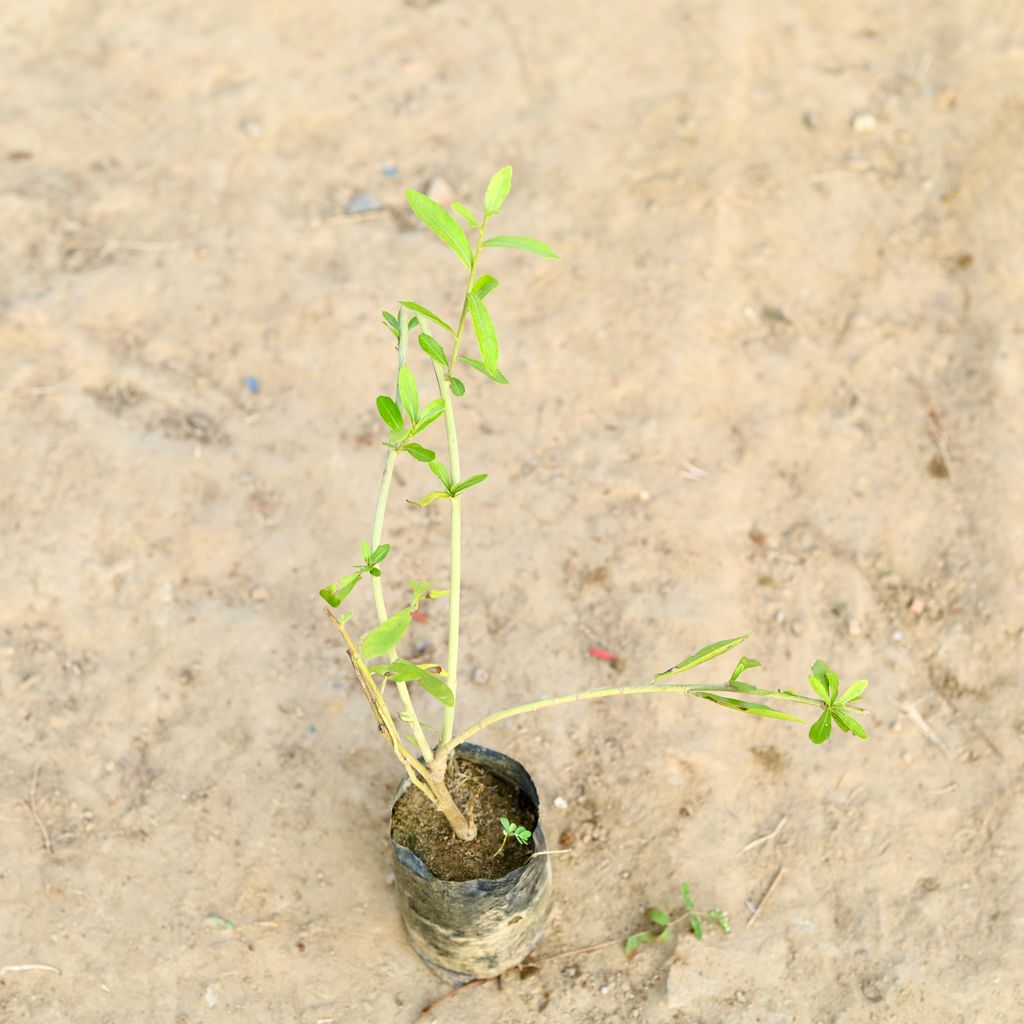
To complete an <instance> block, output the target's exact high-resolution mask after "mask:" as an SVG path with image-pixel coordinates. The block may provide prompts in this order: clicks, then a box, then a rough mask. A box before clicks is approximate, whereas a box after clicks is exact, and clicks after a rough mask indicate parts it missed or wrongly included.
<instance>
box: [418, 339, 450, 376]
mask: <svg viewBox="0 0 1024 1024" xmlns="http://www.w3.org/2000/svg"><path fill="white" fill-rule="evenodd" d="M420 348H421V349H423V351H424V352H426V353H427V355H428V356H430V358H431V359H433V360H434V362H435V363H439V364H440V365H441V366H443V367H444V368H445V369H446V370H447V369H448V357H447V356H446V355H445V354H444V349H443V348H441V346H440V345H438V343H437V342H436V341H435V340H434V339H433V338H432V337H431V336H430V335H429V334H421V335H420Z"/></svg>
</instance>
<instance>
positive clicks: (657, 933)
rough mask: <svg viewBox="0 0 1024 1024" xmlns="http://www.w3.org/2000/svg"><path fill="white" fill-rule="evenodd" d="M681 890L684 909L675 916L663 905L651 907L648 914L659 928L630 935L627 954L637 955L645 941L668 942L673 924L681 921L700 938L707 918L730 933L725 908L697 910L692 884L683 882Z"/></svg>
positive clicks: (626, 944) (702, 935)
mask: <svg viewBox="0 0 1024 1024" xmlns="http://www.w3.org/2000/svg"><path fill="white" fill-rule="evenodd" d="M680 890H681V892H682V896H683V904H684V910H683V911H682V912H681V913H680V914H678V915H677V916H676V917H674V918H673V917H671V916H670V915H669V913H668V911H666V910H662V909H661V907H650V908H649V909H648V911H647V916H648V917H649V918H650V920H651V922H652V923H653V924H654V925H655V926H656V928H657V930H651V931H643V932H634V933H633V934H632V935H630V936H629V937H628V938H627V939H626V941H625V943H624V949H625V953H626V956H628V957H632V956H635V955H636V952H637V950H638V949H639V947H640V946H641V944H643V943H645V942H668V941H669V939H671V938H672V928H673V926H674V925H676V924H679V923H680V922H681V921H685V922H686V923H687V926H688V927H689V929H690V931H691V932H693V934H694V936H695V937H696V938H698V939H703V938H704V923H703V921H704V919H705V918H706V919H707V920H708V921H711V922H712V923H714V924H716V925H718V927H719V928H721V929H722V931H723V932H725V933H726V934H728V933H729V930H730V929H729V918H728V915H727V914H726V912H725V911H724V910H719V909H718V908H717V907H716V908H714V909H713V910H704V911H700V910H697V909H696V906H695V905H694V902H693V896H692V895H691V893H690V886H689V885H688V884H687V883H686V882H683V884H682V886H681V887H680Z"/></svg>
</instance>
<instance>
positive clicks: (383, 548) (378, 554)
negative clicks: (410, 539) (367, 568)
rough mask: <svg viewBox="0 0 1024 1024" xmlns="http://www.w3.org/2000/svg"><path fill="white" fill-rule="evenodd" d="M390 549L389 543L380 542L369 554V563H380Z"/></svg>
mask: <svg viewBox="0 0 1024 1024" xmlns="http://www.w3.org/2000/svg"><path fill="white" fill-rule="evenodd" d="M390 550H391V545H390V544H381V545H379V546H378V547H375V548H374V549H373V551H372V552H371V554H370V565H380V563H381V562H383V561H384V559H385V558H387V557H388V552H389V551H390Z"/></svg>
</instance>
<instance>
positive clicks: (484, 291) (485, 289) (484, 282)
mask: <svg viewBox="0 0 1024 1024" xmlns="http://www.w3.org/2000/svg"><path fill="white" fill-rule="evenodd" d="M497 287H498V279H497V278H496V277H491V275H490V274H484V276H483V277H478V278H477V279H476V280H475V281H474V282H473V287H472V288H471V289H470V291H472V293H473V294H474V295H475V296H477V298H480V299H482V298H484V297H486V296H488V295H490V294H491V292H493V291H494V289H495V288H497Z"/></svg>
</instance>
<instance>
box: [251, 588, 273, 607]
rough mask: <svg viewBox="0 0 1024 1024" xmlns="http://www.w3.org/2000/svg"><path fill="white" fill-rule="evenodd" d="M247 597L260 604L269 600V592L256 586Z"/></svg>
mask: <svg viewBox="0 0 1024 1024" xmlns="http://www.w3.org/2000/svg"><path fill="white" fill-rule="evenodd" d="M249 596H250V597H251V598H252V599H253V600H254V601H256V602H257V603H259V604H262V603H263V602H264V601H269V600H270V591H269V590H267V588H266V587H259V586H257V587H253V588H252V590H250V591H249Z"/></svg>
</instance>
